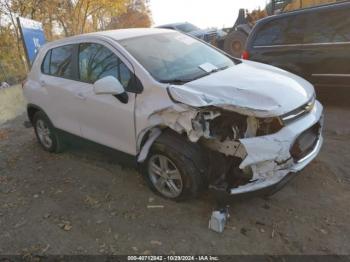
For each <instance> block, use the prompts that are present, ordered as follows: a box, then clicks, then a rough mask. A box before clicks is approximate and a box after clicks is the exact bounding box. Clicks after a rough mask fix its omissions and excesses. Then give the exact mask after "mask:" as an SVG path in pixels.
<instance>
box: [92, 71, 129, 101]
mask: <svg viewBox="0 0 350 262" xmlns="http://www.w3.org/2000/svg"><path fill="white" fill-rule="evenodd" d="M94 92H95V94H96V95H102V94H105V95H106V94H107V95H114V96H115V97H116V98H118V99H119V100H120V102H122V103H124V104H126V103H128V100H129V97H128V94H127V93H126V92H125V89H124V87H123V85H122V84H121V83H120V82H119V80H118V79H117V78H115V77H113V76H106V77H103V78H101V79H99V80H97V81H96V82H95V83H94Z"/></svg>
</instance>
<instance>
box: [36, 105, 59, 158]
mask: <svg viewBox="0 0 350 262" xmlns="http://www.w3.org/2000/svg"><path fill="white" fill-rule="evenodd" d="M33 126H34V131H35V135H36V137H37V139H38V142H39V144H40V145H41V146H42V147H43V148H44V149H45V150H46V151H48V152H56V153H58V152H61V151H62V148H63V146H62V145H63V143H62V141H61V139H60V137H59V135H58V133H57V131H56V130H55V128H54V127H53V125H52V123H51V121H50V120H49V118H48V117H47V116H46V114H44V113H43V112H42V111H38V112H36V113H35V115H34V117H33Z"/></svg>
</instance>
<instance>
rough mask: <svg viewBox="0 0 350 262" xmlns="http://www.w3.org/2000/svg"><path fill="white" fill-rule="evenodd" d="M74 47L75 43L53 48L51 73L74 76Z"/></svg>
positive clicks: (66, 76) (67, 76)
mask: <svg viewBox="0 0 350 262" xmlns="http://www.w3.org/2000/svg"><path fill="white" fill-rule="evenodd" d="M73 49H74V45H66V46H61V47H57V48H54V49H52V50H51V63H50V75H53V76H59V77H63V78H69V79H73V78H74V73H73V71H74V70H73V51H74V50H73Z"/></svg>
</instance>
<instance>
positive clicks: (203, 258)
mask: <svg viewBox="0 0 350 262" xmlns="http://www.w3.org/2000/svg"><path fill="white" fill-rule="evenodd" d="M127 259H128V261H220V259H219V257H217V256H205V255H204V256H128V258H127Z"/></svg>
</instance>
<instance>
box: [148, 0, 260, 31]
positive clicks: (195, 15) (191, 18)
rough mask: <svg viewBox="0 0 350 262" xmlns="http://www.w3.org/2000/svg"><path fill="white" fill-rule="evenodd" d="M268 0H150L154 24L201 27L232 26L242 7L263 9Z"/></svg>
mask: <svg viewBox="0 0 350 262" xmlns="http://www.w3.org/2000/svg"><path fill="white" fill-rule="evenodd" d="M266 2H267V0H150V7H151V11H152V16H153V21H154V25H155V26H157V25H162V24H168V23H175V22H190V23H192V24H194V25H196V26H199V27H201V28H209V27H216V28H223V27H231V26H233V24H234V22H235V21H236V19H237V15H238V10H239V9H240V8H244V9H248V10H252V9H255V8H258V7H260V8H261V9H263V8H264V7H265V5H266Z"/></svg>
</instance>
